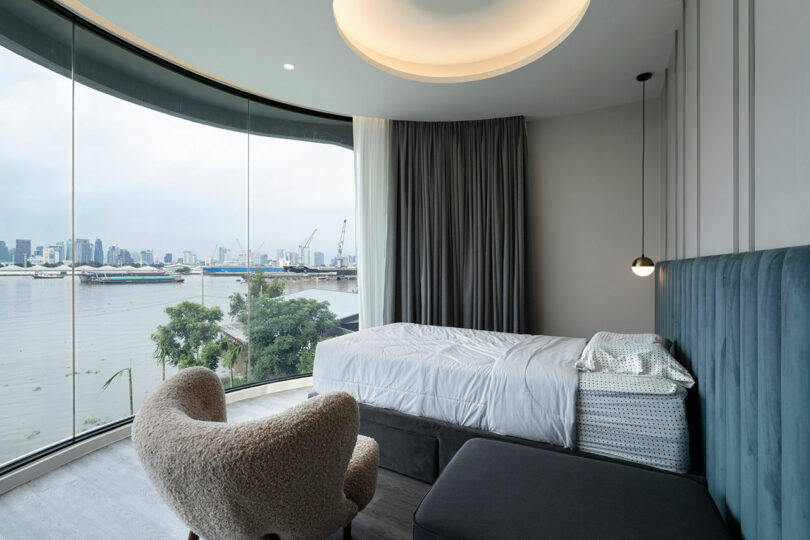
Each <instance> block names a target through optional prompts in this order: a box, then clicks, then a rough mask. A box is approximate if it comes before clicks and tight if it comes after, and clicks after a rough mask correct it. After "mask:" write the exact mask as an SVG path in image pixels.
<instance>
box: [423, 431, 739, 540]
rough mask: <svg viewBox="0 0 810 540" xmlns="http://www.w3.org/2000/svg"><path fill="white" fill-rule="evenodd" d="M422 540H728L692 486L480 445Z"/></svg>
mask: <svg viewBox="0 0 810 540" xmlns="http://www.w3.org/2000/svg"><path fill="white" fill-rule="evenodd" d="M413 521H414V523H413V537H414V540H439V539H465V540H483V539H510V538H515V539H531V538H544V539H566V540H568V539H572V538H574V539H576V538H599V539H614V538H615V539H622V540H626V539H630V538H639V539H641V538H643V539H648V538H656V539H663V538H672V539H675V538H677V539H683V538H688V539H689V540H699V539H704V538H705V539H712V540H716V539H724V538H730V536H729V533H728V530H727V529H726V526H725V524H724V522H723V519H722V518H721V517H720V513H719V512H718V510H717V507H716V506H715V504H714V501H713V500H712V498H711V496H710V495H709V493H708V491H707V490H706V488H705V487H704V486H703V485H702V484H701V483H699V482H697V481H695V480H694V479H693V478H689V477H685V476H680V475H676V474H671V473H666V472H657V471H652V470H649V469H645V468H639V467H633V466H631V465H623V464H620V463H614V462H610V461H600V460H596V459H589V458H585V457H581V456H575V455H571V454H566V453H562V452H552V451H548V450H542V449H538V448H531V447H527V446H522V445H517V444H511V443H505V442H501V441H492V440H486V439H473V440H470V441H468V442H467V443H465V444H464V446H463V447H462V448H461V450H459V451H458V453H457V454H456V455H455V457H454V458H453V459H452V461H450V463H449V464H448V465H447V467H446V468H445V469H444V472H443V473H442V474H441V476H439V479H438V480H437V481H436V483H435V484H434V485H433V487H432V488H431V490H430V491H429V492H428V494H427V495H426V496H425V498H424V499H423V500H422V503H421V504H420V505H419V508H418V509H417V510H416V513H415V514H414V518H413Z"/></svg>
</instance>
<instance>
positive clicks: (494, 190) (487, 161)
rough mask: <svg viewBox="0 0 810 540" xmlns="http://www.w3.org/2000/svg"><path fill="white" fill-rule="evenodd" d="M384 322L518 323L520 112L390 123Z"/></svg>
mask: <svg viewBox="0 0 810 540" xmlns="http://www.w3.org/2000/svg"><path fill="white" fill-rule="evenodd" d="M390 155H391V162H390V173H389V182H390V187H389V196H388V199H389V206H388V242H387V244H388V246H387V248H388V250H387V264H386V286H385V322H387V323H389V322H400V321H404V322H416V323H421V324H434V325H441V326H455V327H463V328H474V329H482V330H498V331H506V332H523V331H525V326H526V325H525V273H524V270H525V242H524V239H525V223H524V222H525V210H524V186H525V177H526V135H525V121H524V119H523V118H522V117H512V118H499V119H494V120H477V121H469V122H406V121H393V122H392V123H391V152H390Z"/></svg>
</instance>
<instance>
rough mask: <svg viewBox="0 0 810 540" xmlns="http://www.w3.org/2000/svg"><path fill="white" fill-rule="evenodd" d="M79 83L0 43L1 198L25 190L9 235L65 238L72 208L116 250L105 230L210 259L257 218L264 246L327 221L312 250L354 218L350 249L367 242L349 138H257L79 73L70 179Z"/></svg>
mask: <svg viewBox="0 0 810 540" xmlns="http://www.w3.org/2000/svg"><path fill="white" fill-rule="evenodd" d="M70 96H71V84H70V80H69V79H67V78H65V77H62V76H61V75H57V74H55V73H54V72H51V71H49V70H48V69H46V68H44V67H41V66H39V65H37V64H34V63H31V62H30V61H28V60H25V59H22V58H21V57H19V56H17V55H16V54H14V53H12V52H10V51H8V50H7V49H4V48H2V47H0V117H2V118H3V119H4V120H3V122H2V123H0V137H2V139H3V140H4V141H7V144H6V145H4V146H3V147H0V200H2V201H11V200H14V201H18V204H15V205H9V204H6V205H2V207H0V234H2V237H3V238H2V239H3V240H4V241H5V242H7V244H8V245H9V247H14V241H15V240H16V239H17V238H20V239H31V240H32V244H33V245H34V246H36V245H43V246H47V245H52V244H53V243H55V242H57V241H60V240H61V241H64V240H63V238H67V236H69V234H68V235H65V234H64V232H68V233H69V231H70V229H71V220H73V222H74V224H75V234H76V238H87V239H88V240H90V241H94V240H95V238H97V236H93V235H90V234H88V233H91V232H92V233H95V234H101V235H102V236H100V237H101V238H102V240H103V243H104V248H105V256H106V249H107V246H108V241H107V240H106V239H105V237H106V238H109V239H110V241H109V245H118V246H129V247H128V248H127V249H130V248H133V250H134V248H137V249H138V250H139V251H140V250H141V249H152V250H153V252H154V253H155V257H156V258H158V257H159V258H160V259H161V260H162V258H163V255H164V254H165V253H167V252H172V253H174V254H175V256H177V253H182V251H185V250H189V251H192V252H194V253H196V254H197V256H198V257H200V258H210V256H211V252H212V251H213V250H215V249H216V247H217V246H228V247H229V248H230V249H231V250H234V251H236V250H238V249H239V247H238V245H237V240H238V242H239V243H241V244H242V245H243V246H245V247H246V246H247V244H248V242H247V236H248V232H247V231H248V227H250V240H251V241H250V244H251V246H254V247H255V249H256V250H257V251H261V252H266V253H269V254H273V253H274V252H275V250H277V249H279V248H283V249H287V250H291V251H294V250H296V249H297V247H298V245H299V244H301V243H303V242H304V241H305V240H306V238H307V237H308V236H309V235H310V234H311V233H312V231H313V230H314V229H316V228H317V230H318V232H317V234H316V235H315V237H314V238H313V241H312V244H311V246H310V249H311V251H312V252H315V251H321V252H324V253H334V252H335V251H336V248H337V244H338V241H339V236H340V228H341V225H342V222H343V220H344V219H348V226H347V234H346V246H345V249H344V251H345V252H346V253H354V252H355V250H356V248H355V234H354V161H353V160H354V157H353V152H352V151H351V150H349V149H346V148H342V147H338V146H335V145H329V144H320V143H312V142H305V141H296V140H288V139H278V138H270V137H263V136H256V135H253V136H251V137H250V138H249V139H248V136H247V135H246V134H245V133H241V132H236V131H229V130H225V129H220V128H216V127H211V126H208V125H203V124H198V123H195V122H192V121H189V120H184V119H180V118H176V117H173V116H170V115H167V114H164V113H160V112H157V111H154V110H151V109H148V108H146V107H142V106H139V105H135V104H133V103H129V102H126V101H123V100H120V99H118V98H115V97H112V96H109V95H106V94H103V93H101V92H98V91H96V90H93V89H91V88H89V87H86V86H84V85H82V84H79V83H78V82H77V84H76V98H75V139H74V140H75V162H74V166H75V180H74V182H73V183H71V135H70V134H71V98H70ZM248 140H249V143H248ZM248 144H249V146H250V155H251V160H250V166H249V171H248V163H247V150H248ZM248 172H249V173H250V197H249V198H248ZM12 186H13V191H9V190H11V189H12ZM72 197H73V198H74V200H75V204H74V206H73V212H71V198H72ZM0 204H1V203H0ZM248 214H249V215H250V220H249V223H248ZM259 246H262V247H261V248H259ZM271 247H272V249H271ZM93 248H94V246H93Z"/></svg>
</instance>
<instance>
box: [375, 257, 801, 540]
mask: <svg viewBox="0 0 810 540" xmlns="http://www.w3.org/2000/svg"><path fill="white" fill-rule="evenodd" d="M655 280H656V287H655V299H656V300H655V313H656V317H655V318H656V324H655V328H656V332H657V333H659V334H661V335H664V336H666V337H668V338H670V339H672V340H673V341H674V342H675V354H676V357H677V358H678V360H679V361H680V362H681V363H682V364H684V365H685V366H686V367H687V368H688V369H689V370H690V371H691V372H692V373H693V374H694V375H695V377H696V379H697V384H696V385H695V387H694V388H693V389H692V390H690V392H689V395H688V398H687V415H688V417H689V424H690V438H691V442H692V445H691V461H692V472H694V473H697V474H700V475H703V476H705V478H706V481H707V483H708V486H709V489H710V492H711V494H712V496H713V498H714V499H715V502H716V503H717V506H718V508H719V509H720V511H721V513H722V514H723V516H724V518H725V519H726V521H727V523H728V524H729V526H730V527H731V529H732V531H734V532H735V533H736V534H737V535H738V536H742V537H744V538H749V539H752V538H761V539H780V538H783V539H789V538H810V246H803V247H795V248H785V249H776V250H768V251H756V252H749V253H744V254H734V255H720V256H713V257H701V258H697V259H689V260H680V261H669V262H664V263H660V264H659V265H658V267H657V269H656V273H655ZM360 419H361V422H360V431H361V433H363V434H365V435H369V436H371V437H374V438H375V439H377V440H378V442H379V443H380V462H381V465H382V466H383V467H386V468H388V469H392V470H394V471H398V472H401V473H403V474H407V475H409V476H412V477H414V478H419V479H421V480H424V481H427V482H433V481H434V480H435V479H436V478H437V476H438V475H439V473H440V472H441V470H442V469H443V468H444V467H445V466H446V465H447V463H448V462H449V461H450V459H451V458H452V456H453V455H454V454H455V453H456V451H457V450H458V449H459V448H460V447H461V445H462V444H463V443H464V442H465V441H466V440H468V439H470V438H474V437H483V438H489V439H499V440H506V441H512V442H518V443H521V444H526V445H529V446H535V447H542V448H547V449H550V450H555V451H560V452H566V450H565V449H562V448H560V447H555V446H551V445H548V444H543V443H538V442H533V441H526V440H522V439H515V438H513V437H504V436H501V435H496V434H493V433H487V432H483V431H478V430H474V429H469V428H465V427H461V426H457V425H452V424H447V423H444V422H437V421H434V420H429V419H425V418H418V417H414V416H411V415H407V414H402V413H399V412H396V411H390V410H385V409H379V408H376V407H370V406H367V405H362V404H361V405H360ZM573 453H578V452H573ZM580 455H587V454H582V453H580ZM590 457H595V458H596V459H606V458H600V457H598V456H590ZM609 461H610V460H609ZM635 466H638V467H642V466H641V465H635Z"/></svg>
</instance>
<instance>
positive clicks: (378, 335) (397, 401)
mask: <svg viewBox="0 0 810 540" xmlns="http://www.w3.org/2000/svg"><path fill="white" fill-rule="evenodd" d="M584 346H585V340H584V339H579V338H565V337H550V336H529V335H518V334H506V333H501V332H483V331H480V330H466V329H460V328H444V327H438V326H423V325H417V324H407V323H398V324H391V325H386V326H380V327H376V328H371V329H367V330H361V331H360V332H355V333H353V334H348V335H345V336H341V337H338V338H334V339H330V340H327V341H324V342H321V343H319V344H318V349H317V352H316V355H315V366H314V370H313V371H314V372H313V377H314V385H315V391H316V392H318V393H325V392H332V391H344V392H348V393H349V394H351V395H352V396H354V398H355V399H357V400H358V401H360V402H362V403H366V404H369V405H373V406H375V407H383V408H387V409H394V410H397V411H401V412H404V413H407V414H412V415H415V416H424V417H427V418H433V419H435V420H442V421H446V422H452V423H455V424H461V425H464V426H467V427H472V428H478V429H483V430H487V431H492V432H495V433H500V434H502V435H512V436H515V437H522V438H525V439H531V440H536V441H544V442H549V443H552V444H556V445H560V446H565V447H567V448H573V447H574V434H575V426H574V422H575V420H576V391H577V370H576V368H575V363H576V362H577V360H578V359H579V356H580V354H581V352H582V349H583V348H584Z"/></svg>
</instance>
